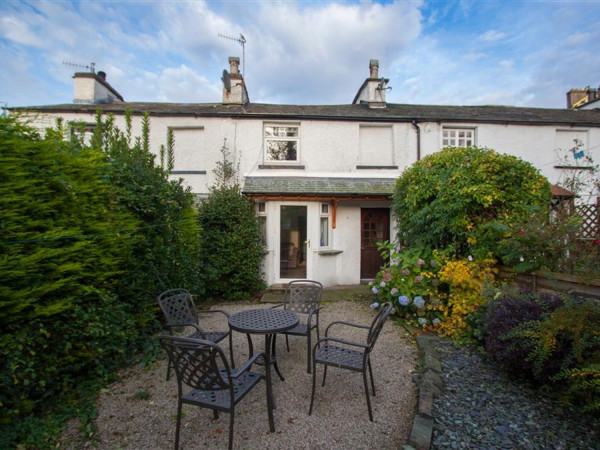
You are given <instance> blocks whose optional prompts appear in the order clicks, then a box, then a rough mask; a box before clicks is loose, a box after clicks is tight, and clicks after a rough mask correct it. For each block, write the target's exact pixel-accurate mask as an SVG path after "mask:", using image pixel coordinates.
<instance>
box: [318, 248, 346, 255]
mask: <svg viewBox="0 0 600 450" xmlns="http://www.w3.org/2000/svg"><path fill="white" fill-rule="evenodd" d="M343 251H344V250H333V249H331V250H319V251H318V252H317V253H318V254H319V255H323V256H334V255H339V254H340V253H342V252H343Z"/></svg>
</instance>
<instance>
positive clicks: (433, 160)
mask: <svg viewBox="0 0 600 450" xmlns="http://www.w3.org/2000/svg"><path fill="white" fill-rule="evenodd" d="M550 197H551V192H550V185H549V183H548V181H547V180H546V178H544V177H543V176H542V175H540V173H539V171H538V170H537V169H535V168H534V167H533V166H532V165H531V164H529V163H527V162H525V161H523V160H521V159H519V158H517V157H514V156H509V155H504V154H499V153H496V152H495V151H493V150H491V149H485V148H477V147H469V148H446V149H443V150H442V151H440V152H437V153H434V154H432V155H429V156H426V157H425V158H423V159H422V160H420V161H417V162H416V163H415V164H413V165H412V166H411V167H410V168H408V169H407V170H405V171H404V172H403V174H402V175H401V176H400V178H399V179H398V181H397V184H396V190H395V193H394V202H393V212H394V214H395V217H396V219H397V222H398V238H399V240H400V242H403V243H405V244H407V245H408V246H411V247H416V246H427V247H430V248H432V249H447V250H448V251H449V252H450V253H454V254H455V255H456V256H458V257H467V256H469V255H473V256H476V257H477V259H484V258H488V257H493V258H497V255H498V248H497V246H498V241H499V240H500V238H501V237H502V236H504V234H505V233H506V232H508V231H510V229H511V227H512V226H513V223H515V222H517V221H519V220H521V219H524V218H527V217H529V215H530V214H532V213H533V212H535V211H544V210H547V209H548V205H549V203H550Z"/></svg>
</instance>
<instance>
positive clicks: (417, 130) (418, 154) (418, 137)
mask: <svg viewBox="0 0 600 450" xmlns="http://www.w3.org/2000/svg"><path fill="white" fill-rule="evenodd" d="M411 123H412V126H413V127H415V131H416V132H417V161H419V160H420V159H421V128H419V125H418V123H417V121H416V119H413V121H412V122H411Z"/></svg>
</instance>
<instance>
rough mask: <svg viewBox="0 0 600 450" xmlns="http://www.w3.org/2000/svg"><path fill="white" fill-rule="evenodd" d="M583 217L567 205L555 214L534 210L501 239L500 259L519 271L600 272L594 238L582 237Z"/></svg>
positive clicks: (599, 255) (583, 273)
mask: <svg viewBox="0 0 600 450" xmlns="http://www.w3.org/2000/svg"><path fill="white" fill-rule="evenodd" d="M580 230H581V223H580V218H579V216H577V215H571V214H569V213H568V211H567V210H566V208H558V209H557V210H556V211H555V212H554V213H553V214H552V215H550V216H549V215H548V214H545V213H538V214H532V216H531V217H529V218H528V219H526V220H523V221H520V222H517V223H514V224H513V226H512V227H511V228H510V230H508V229H507V231H506V233H505V234H504V236H503V238H502V239H501V240H500V241H499V245H498V248H499V250H498V252H499V256H500V260H501V261H502V263H503V264H504V265H506V266H509V267H513V268H514V269H515V270H516V271H517V272H530V271H533V270H546V271H550V272H559V273H568V274H582V275H593V274H600V252H599V251H598V249H597V248H594V245H593V242H587V243H586V242H584V241H581V240H580V239H579V233H580Z"/></svg>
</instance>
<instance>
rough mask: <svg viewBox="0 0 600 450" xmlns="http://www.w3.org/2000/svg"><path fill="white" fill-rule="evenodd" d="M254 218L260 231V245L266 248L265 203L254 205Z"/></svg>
mask: <svg viewBox="0 0 600 450" xmlns="http://www.w3.org/2000/svg"><path fill="white" fill-rule="evenodd" d="M256 216H257V218H258V225H259V231H260V243H261V244H262V246H263V247H266V246H267V205H266V204H265V203H257V204H256Z"/></svg>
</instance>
